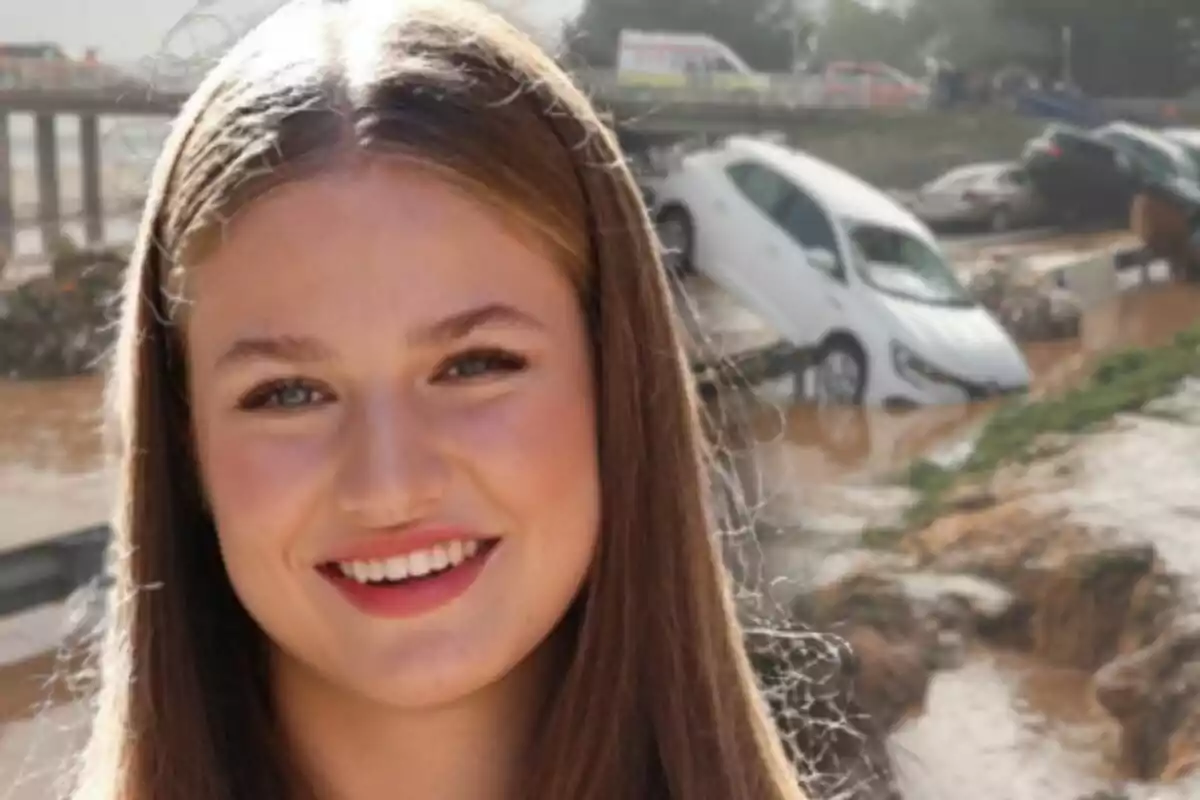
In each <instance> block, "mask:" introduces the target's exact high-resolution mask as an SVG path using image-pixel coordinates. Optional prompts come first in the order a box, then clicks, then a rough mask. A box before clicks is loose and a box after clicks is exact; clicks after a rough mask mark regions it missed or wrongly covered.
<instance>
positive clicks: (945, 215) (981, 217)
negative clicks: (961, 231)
mask: <svg viewBox="0 0 1200 800" xmlns="http://www.w3.org/2000/svg"><path fill="white" fill-rule="evenodd" d="M904 204H905V205H906V206H907V207H908V208H909V210H911V211H912V212H913V213H914V214H916V215H917V217H918V218H920V219H921V220H922V221H923V222H925V223H926V224H928V225H934V226H937V225H979V226H985V227H987V228H990V229H991V230H993V231H995V232H996V233H1001V232H1004V231H1008V230H1011V229H1012V228H1016V227H1022V226H1028V225H1032V224H1034V223H1037V222H1040V221H1042V220H1044V219H1045V217H1046V209H1045V207H1044V204H1043V203H1042V200H1041V198H1040V197H1039V196H1038V194H1037V192H1035V191H1034V190H1033V186H1032V184H1030V182H1029V178H1028V177H1027V176H1026V175H1025V173H1024V171H1023V170H1022V169H1021V168H1020V166H1018V165H1016V164H1007V163H1003V162H998V163H988V164H970V165H968V166H964V167H959V168H957V169H954V170H951V171H950V172H947V173H946V174H944V175H942V176H940V177H938V178H936V179H934V180H932V181H930V182H929V183H927V184H925V185H924V186H922V187H921V188H920V189H918V190H917V191H916V192H914V193H913V194H912V195H911V196H909V197H907V198H905V202H904Z"/></svg>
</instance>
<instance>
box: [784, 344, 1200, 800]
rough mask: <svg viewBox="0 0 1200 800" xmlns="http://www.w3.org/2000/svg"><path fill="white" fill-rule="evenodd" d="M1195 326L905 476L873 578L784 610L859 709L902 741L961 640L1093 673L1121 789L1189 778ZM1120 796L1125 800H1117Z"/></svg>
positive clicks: (880, 536) (1197, 368)
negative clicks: (900, 508) (812, 639)
mask: <svg viewBox="0 0 1200 800" xmlns="http://www.w3.org/2000/svg"><path fill="white" fill-rule="evenodd" d="M1198 375H1200V328H1197V329H1193V330H1191V331H1188V332H1185V333H1183V334H1181V335H1180V336H1178V337H1177V338H1176V340H1175V341H1174V342H1173V343H1172V344H1171V345H1169V346H1167V347H1162V348H1157V349H1154V350H1138V351H1130V352H1127V353H1122V354H1118V355H1116V356H1113V357H1111V358H1109V359H1108V360H1106V361H1104V362H1102V363H1101V364H1100V365H1099V366H1098V368H1097V369H1096V372H1095V375H1094V376H1093V378H1092V380H1091V381H1090V382H1088V383H1087V384H1085V385H1083V386H1081V387H1079V388H1077V389H1075V390H1073V391H1071V392H1069V393H1067V394H1065V395H1061V396H1059V397H1056V398H1053V399H1046V400H1040V401H1036V402H1029V403H1024V404H1020V405H1017V406H1014V407H1012V408H1011V409H1008V410H1005V411H1002V412H1001V413H1000V414H998V415H997V416H996V417H995V418H994V419H993V420H992V421H991V422H990V423H989V424H988V425H987V426H986V427H985V429H984V431H983V433H982V434H981V436H980V438H979V439H978V441H977V442H976V445H975V449H974V450H973V452H972V454H971V455H970V456H969V457H968V458H967V459H966V461H965V462H963V463H961V464H958V465H956V466H955V468H946V467H941V466H937V465H935V464H932V463H928V462H922V463H918V464H916V465H914V466H913V468H912V469H911V470H909V472H908V474H907V475H905V476H904V480H905V482H907V483H908V484H909V486H910V487H911V488H912V489H913V490H914V496H915V497H916V498H917V500H916V502H915V503H914V504H913V506H912V507H911V508H910V510H909V512H908V514H907V517H906V519H905V520H904V522H903V523H902V524H897V525H896V526H895V527H891V528H876V529H872V530H869V531H867V532H865V533H864V543H866V544H867V545H868V546H869V547H871V548H873V549H875V550H876V551H878V553H879V557H878V558H877V559H876V560H875V561H874V562H868V565H867V566H865V567H863V568H861V569H858V570H856V571H854V572H852V573H850V574H848V575H846V576H843V577H841V578H840V579H838V580H836V581H834V582H832V583H830V584H826V585H824V586H821V587H819V588H817V589H814V590H812V591H809V592H807V593H805V594H803V595H801V596H800V597H799V598H797V599H796V600H795V602H794V603H793V605H792V608H791V613H792V614H793V615H794V616H795V617H796V618H799V619H801V620H804V621H805V622H806V623H808V624H810V625H813V626H814V627H816V628H817V629H826V630H835V631H838V632H840V633H842V635H843V636H844V637H845V639H846V640H847V641H849V642H850V643H851V645H852V646H853V647H854V649H855V663H856V669H855V674H854V689H855V695H856V696H857V697H858V698H859V700H860V701H861V702H862V704H863V706H864V708H865V709H866V710H867V711H868V712H869V713H870V714H871V715H872V717H873V718H874V720H875V721H876V722H877V723H878V724H880V725H882V726H883V727H885V728H887V729H895V728H896V727H897V726H898V725H899V724H900V723H901V722H902V721H903V720H904V719H906V718H911V717H913V716H919V715H920V714H922V713H923V711H924V708H925V701H926V696H927V692H928V690H929V685H930V680H931V677H932V676H933V675H934V674H935V673H936V672H937V671H938V670H939V669H943V668H947V667H954V666H956V665H959V664H961V663H962V660H963V658H964V654H965V652H966V651H967V649H969V648H970V647H971V646H972V645H973V644H976V643H978V644H984V645H986V646H988V647H992V648H1002V649H1009V650H1015V651H1019V652H1021V653H1023V654H1025V656H1027V657H1031V658H1033V659H1035V660H1036V661H1038V662H1040V663H1043V664H1045V665H1048V666H1053V667H1063V668H1068V669H1070V670H1074V671H1077V672H1078V673H1079V674H1080V675H1083V676H1086V680H1087V681H1088V682H1089V684H1090V693H1091V696H1092V702H1094V703H1095V704H1097V705H1098V706H1099V707H1100V708H1102V709H1103V710H1104V712H1106V713H1107V715H1108V717H1109V718H1110V721H1111V723H1112V726H1113V728H1114V729H1115V730H1116V731H1117V736H1116V740H1115V742H1114V743H1113V745H1112V747H1111V748H1110V750H1111V752H1108V753H1106V754H1105V755H1106V756H1107V758H1108V761H1109V763H1110V765H1111V768H1112V769H1111V774H1112V775H1113V776H1114V785H1115V786H1119V785H1120V784H1121V782H1122V781H1124V780H1130V781H1141V782H1148V783H1154V784H1162V785H1172V784H1175V785H1178V782H1179V781H1182V780H1185V779H1189V780H1200V607H1198V606H1197V603H1196V597H1197V595H1196V592H1197V589H1200V546H1198V545H1200V540H1198V541H1193V539H1194V538H1195V537H1196V536H1197V535H1200V534H1198V533H1197V532H1200V527H1197V524H1196V522H1197V520H1200V502H1198V501H1197V500H1196V489H1195V487H1196V486H1200V378H1197V377H1196V376H1198ZM1112 796H1113V797H1121V796H1122V795H1120V794H1114V795H1112Z"/></svg>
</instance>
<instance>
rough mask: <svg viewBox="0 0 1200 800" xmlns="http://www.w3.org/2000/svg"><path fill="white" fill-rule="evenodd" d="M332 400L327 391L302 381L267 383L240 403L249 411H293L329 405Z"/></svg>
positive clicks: (239, 405)
mask: <svg viewBox="0 0 1200 800" xmlns="http://www.w3.org/2000/svg"><path fill="white" fill-rule="evenodd" d="M331 399H332V395H330V394H329V393H328V392H326V391H325V390H323V389H321V388H320V387H318V386H315V385H313V384H311V383H309V382H307V381H302V380H293V379H288V380H280V381H271V382H270V383H265V384H263V385H262V386H259V387H257V388H255V389H253V390H252V391H250V392H249V393H248V394H247V395H246V396H245V397H243V398H242V399H241V401H240V402H239V403H238V407H239V408H242V409H244V410H247V411H254V410H259V409H278V410H283V411H293V410H296V409H301V408H306V407H309V406H318V405H323V404H325V403H328V402H329V401H330V400H331Z"/></svg>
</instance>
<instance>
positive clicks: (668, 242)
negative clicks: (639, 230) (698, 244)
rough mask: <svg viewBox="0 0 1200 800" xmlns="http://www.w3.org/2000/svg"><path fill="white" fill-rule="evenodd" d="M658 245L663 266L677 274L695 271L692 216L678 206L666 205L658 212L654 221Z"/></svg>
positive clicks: (688, 273) (687, 273)
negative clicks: (660, 249)
mask: <svg viewBox="0 0 1200 800" xmlns="http://www.w3.org/2000/svg"><path fill="white" fill-rule="evenodd" d="M655 230H656V232H657V233H658V242H659V246H660V247H661V248H662V260H663V266H665V267H666V268H667V271H668V272H673V273H675V274H677V275H691V274H692V273H694V272H695V265H694V263H693V262H692V256H693V251H694V249H695V235H694V228H693V226H692V217H691V215H690V214H688V212H687V210H686V209H684V208H681V207H680V206H668V207H666V208H664V209H663V210H662V211H661V212H659V214H658V219H657V220H656V222H655Z"/></svg>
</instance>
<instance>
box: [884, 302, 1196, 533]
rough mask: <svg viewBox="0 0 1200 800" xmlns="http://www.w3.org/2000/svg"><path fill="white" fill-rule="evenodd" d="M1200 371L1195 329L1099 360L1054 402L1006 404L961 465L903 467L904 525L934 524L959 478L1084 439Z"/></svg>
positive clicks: (987, 472)
mask: <svg viewBox="0 0 1200 800" xmlns="http://www.w3.org/2000/svg"><path fill="white" fill-rule="evenodd" d="M1198 373H1200V326H1195V327H1192V328H1189V329H1188V330H1185V331H1183V332H1181V333H1179V334H1178V335H1177V336H1176V337H1175V339H1174V340H1173V341H1172V342H1171V343H1170V344H1168V345H1166V346H1163V347H1156V348H1149V349H1131V350H1124V351H1120V352H1116V353H1113V354H1112V355H1110V356H1108V357H1106V358H1104V359H1103V360H1101V361H1100V362H1099V363H1098V364H1097V365H1096V367H1095V368H1094V370H1093V371H1092V375H1091V377H1090V378H1089V379H1088V380H1087V382H1086V383H1084V384H1083V385H1081V386H1079V387H1076V388H1075V389H1072V390H1070V391H1069V392H1067V393H1066V394H1063V395H1061V396H1059V397H1053V398H1047V399H1043V400H1037V401H1028V400H1024V401H1018V402H1014V403H1011V404H1009V405H1007V406H1005V407H1004V408H1002V409H1001V410H1000V411H998V412H997V413H996V414H995V416H993V417H992V418H991V419H990V420H988V422H987V424H986V425H985V426H984V428H983V431H982V432H981V433H980V436H979V439H978V440H977V441H976V443H975V448H974V450H973V451H972V453H971V455H970V457H969V458H968V459H967V461H966V462H965V463H964V464H963V465H962V466H960V467H959V468H958V469H954V470H951V469H946V468H944V467H941V466H938V465H937V464H934V463H932V462H930V461H925V460H917V461H916V462H914V463H913V464H912V465H910V466H909V468H908V470H907V471H906V473H905V475H904V476H903V478H902V482H903V483H904V484H905V485H907V486H908V487H910V488H911V489H913V490H914V491H915V492H916V493H917V495H918V500H917V502H916V503H915V504H914V505H913V507H912V508H911V509H909V511H908V515H907V517H906V522H907V523H908V524H909V525H910V526H914V527H919V526H922V525H926V524H928V523H929V522H932V521H933V520H934V519H935V518H936V517H937V516H938V515H939V513H940V511H941V504H942V498H944V497H945V495H946V492H948V491H949V490H950V489H951V488H952V487H954V486H955V485H956V484H957V483H958V481H959V479H960V478H963V477H980V476H984V475H987V474H990V473H991V472H993V471H994V470H995V469H996V468H997V467H999V466H1000V465H1001V464H1004V463H1009V462H1014V461H1028V460H1032V459H1033V458H1037V457H1039V456H1044V455H1047V454H1046V453H1038V452H1037V451H1036V443H1037V440H1038V439H1039V437H1041V436H1043V435H1044V434H1052V433H1067V434H1071V433H1085V432H1087V431H1089V430H1093V429H1094V428H1095V427H1096V426H1097V425H1100V424H1101V423H1104V422H1107V421H1108V420H1111V419H1112V418H1113V417H1114V416H1116V415H1117V414H1120V413H1129V412H1136V411H1141V409H1142V407H1143V406H1145V405H1146V404H1147V403H1149V402H1150V401H1152V400H1156V399H1158V398H1160V397H1162V396H1164V395H1166V394H1169V393H1171V392H1172V391H1173V390H1174V389H1175V388H1176V387H1178V386H1179V383H1180V382H1181V381H1182V380H1183V379H1184V378H1185V377H1187V376H1188V375H1194V374H1198Z"/></svg>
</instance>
